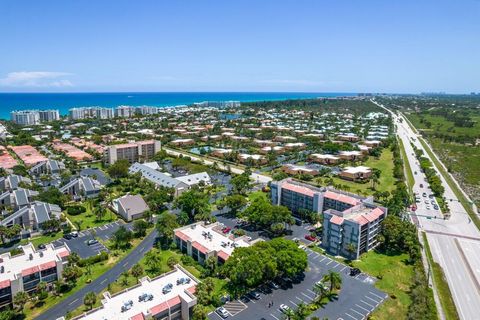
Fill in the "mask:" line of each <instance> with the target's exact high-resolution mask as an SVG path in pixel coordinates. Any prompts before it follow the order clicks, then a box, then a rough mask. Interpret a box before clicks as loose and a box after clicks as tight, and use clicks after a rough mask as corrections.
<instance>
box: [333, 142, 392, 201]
mask: <svg viewBox="0 0 480 320" xmlns="http://www.w3.org/2000/svg"><path fill="white" fill-rule="evenodd" d="M363 165H365V166H367V167H370V168H377V169H379V170H380V171H381V175H380V179H379V183H378V184H377V185H376V191H379V192H384V191H389V192H391V191H393V190H394V189H395V178H394V177H393V153H392V151H390V149H384V150H383V152H382V154H381V156H380V158H378V159H376V158H375V157H372V156H370V157H369V158H368V160H367V161H365V163H364V164H363ZM333 181H334V184H335V185H337V186H340V187H341V188H340V189H345V190H346V191H349V192H354V193H359V194H364V195H372V194H373V193H375V190H373V189H372V183H371V182H366V183H360V182H353V181H348V180H343V179H340V178H338V177H333ZM345 187H346V188H345Z"/></svg>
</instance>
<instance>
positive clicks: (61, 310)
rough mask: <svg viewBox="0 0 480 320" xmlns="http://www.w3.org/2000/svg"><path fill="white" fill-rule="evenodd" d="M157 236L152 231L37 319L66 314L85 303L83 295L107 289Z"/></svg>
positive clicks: (146, 250) (50, 319)
mask: <svg viewBox="0 0 480 320" xmlns="http://www.w3.org/2000/svg"><path fill="white" fill-rule="evenodd" d="M156 237H157V231H156V230H155V231H153V232H151V233H150V234H149V235H148V236H147V237H146V238H145V239H143V241H142V242H141V243H140V244H139V245H138V246H137V247H135V248H134V249H133V250H132V252H130V253H129V254H128V255H127V256H126V257H125V258H123V259H122V261H120V262H118V263H117V264H115V265H114V266H113V267H112V269H110V270H108V271H107V272H105V273H104V274H102V275H101V276H100V277H98V278H97V279H96V280H94V281H93V282H92V283H90V284H88V285H86V286H84V287H83V288H81V289H80V290H79V291H77V292H75V293H74V294H72V295H71V296H69V297H68V298H66V299H64V300H62V301H61V302H59V303H58V304H56V305H55V306H53V307H51V308H50V309H48V310H47V311H45V312H44V313H42V314H41V315H39V316H38V317H36V318H35V319H36V320H53V319H57V318H60V317H62V316H65V314H66V313H67V312H68V311H72V310H74V309H76V308H78V307H80V306H81V305H82V304H83V297H84V296H85V294H87V292H90V291H93V292H95V293H97V294H98V293H100V292H101V291H102V290H103V289H105V288H106V287H107V286H108V284H109V283H111V282H114V281H115V280H116V279H118V278H119V277H120V275H121V274H122V273H123V272H124V271H126V270H129V269H130V268H131V267H132V266H133V265H134V264H136V263H137V262H138V261H140V259H141V258H142V257H143V255H144V254H145V253H146V252H148V251H149V250H150V249H151V248H152V247H153V243H154V241H155V238H156Z"/></svg>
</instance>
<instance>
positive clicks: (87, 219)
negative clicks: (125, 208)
mask: <svg viewBox="0 0 480 320" xmlns="http://www.w3.org/2000/svg"><path fill="white" fill-rule="evenodd" d="M81 206H83V207H85V209H86V211H85V212H84V213H82V214H79V215H75V216H74V215H70V214H68V213H66V212H65V216H66V217H67V218H68V219H69V220H70V221H71V222H72V223H73V225H75V226H77V224H80V226H81V228H80V229H81V230H85V229H89V228H93V227H98V226H103V225H104V224H106V223H109V222H113V221H116V220H118V217H117V215H116V214H115V213H113V212H112V211H111V210H110V209H108V208H107V209H106V210H107V213H106V215H105V216H104V217H103V219H102V220H97V217H96V216H95V215H94V214H93V213H92V208H91V207H90V205H89V203H88V202H84V203H82V204H81Z"/></svg>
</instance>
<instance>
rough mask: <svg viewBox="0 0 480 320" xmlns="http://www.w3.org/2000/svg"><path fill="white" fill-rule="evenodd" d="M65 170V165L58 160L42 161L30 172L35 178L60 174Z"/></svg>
mask: <svg viewBox="0 0 480 320" xmlns="http://www.w3.org/2000/svg"><path fill="white" fill-rule="evenodd" d="M63 170H65V164H64V163H63V162H61V161H58V160H51V159H48V160H47V161H42V162H40V163H38V164H36V165H35V166H33V167H32V168H30V170H28V173H30V174H31V175H33V176H39V175H41V174H59V173H60V172H62V171H63Z"/></svg>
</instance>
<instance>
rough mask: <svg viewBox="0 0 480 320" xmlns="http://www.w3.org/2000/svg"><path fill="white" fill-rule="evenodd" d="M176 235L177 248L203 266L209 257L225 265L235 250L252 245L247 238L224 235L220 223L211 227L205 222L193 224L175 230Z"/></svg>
mask: <svg viewBox="0 0 480 320" xmlns="http://www.w3.org/2000/svg"><path fill="white" fill-rule="evenodd" d="M174 234H175V235H174V241H175V244H176V245H177V247H178V248H179V249H180V250H181V251H182V252H183V253H185V254H188V255H189V256H191V257H192V258H193V259H194V260H195V261H198V262H199V263H202V264H203V263H204V262H205V260H207V259H208V258H209V257H213V258H215V259H216V260H217V262H218V263H219V264H223V263H224V262H225V261H227V259H228V258H229V257H230V256H231V255H232V253H233V250H235V248H237V247H249V246H250V245H251V244H252V243H251V242H250V241H249V240H248V238H247V237H246V236H242V237H238V238H235V237H234V236H233V235H232V234H231V235H226V234H224V233H223V230H222V225H221V224H220V223H218V222H215V223H212V224H209V225H207V224H205V223H204V222H197V223H193V224H191V225H188V226H183V227H181V228H178V229H175V232H174Z"/></svg>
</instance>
